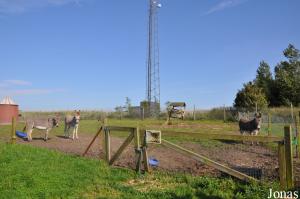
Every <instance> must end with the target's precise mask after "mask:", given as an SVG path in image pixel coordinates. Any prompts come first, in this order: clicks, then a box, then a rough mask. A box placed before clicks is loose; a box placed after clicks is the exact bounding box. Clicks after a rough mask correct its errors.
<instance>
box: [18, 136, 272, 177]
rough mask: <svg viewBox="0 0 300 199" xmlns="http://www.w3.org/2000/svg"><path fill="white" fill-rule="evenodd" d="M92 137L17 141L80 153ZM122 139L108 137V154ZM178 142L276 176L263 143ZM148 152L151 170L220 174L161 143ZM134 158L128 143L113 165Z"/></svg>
mask: <svg viewBox="0 0 300 199" xmlns="http://www.w3.org/2000/svg"><path fill="white" fill-rule="evenodd" d="M34 137H36V138H34ZM92 138H93V135H89V134H83V133H82V134H81V135H80V138H79V139H78V140H74V141H73V140H71V139H67V138H64V137H62V136H55V135H52V136H51V137H50V139H49V140H48V141H47V142H45V141H44V140H43V139H42V138H38V135H34V136H33V141H32V142H27V141H25V140H22V139H19V138H18V141H17V142H18V143H20V144H26V145H33V146H37V147H44V148H49V149H53V150H58V151H62V152H65V153H68V154H74V155H82V153H83V152H84V150H85V149H86V147H87V146H88V144H89V143H90V142H91V140H92ZM124 140H125V138H120V137H111V151H112V152H111V154H112V155H113V154H114V153H115V152H116V151H117V149H118V148H119V146H120V145H121V144H122V143H123V141H124ZM180 145H181V146H183V147H185V148H187V149H190V150H192V151H194V152H196V153H199V154H201V155H204V156H206V157H208V158H210V159H213V160H214V161H217V162H219V163H222V164H225V165H227V166H229V167H231V168H235V169H236V170H239V171H241V172H243V173H246V174H248V175H251V176H253V177H256V178H260V179H261V178H262V179H267V180H271V179H274V178H278V171H277V169H278V160H277V157H276V154H275V152H272V151H271V150H269V149H267V148H266V147H263V146H251V145H250V144H241V143H224V144H221V145H220V146H219V145H217V146H207V145H202V144H200V143H191V142H182V143H180ZM102 147H103V144H102V143H101V140H100V139H99V138H97V139H96V141H95V143H94V144H93V146H92V147H91V149H90V150H89V152H88V153H87V157H91V158H101V159H104V151H103V148H102ZM148 155H149V157H153V158H155V159H157V160H159V165H158V167H155V168H153V169H154V170H161V171H167V172H181V173H189V174H192V175H206V176H207V175H210V176H220V175H222V174H221V173H220V172H219V171H217V170H215V169H214V168H212V167H209V166H206V165H204V164H202V163H200V162H199V161H196V160H194V159H191V158H189V157H186V156H184V155H182V154H180V153H178V152H176V151H174V150H172V149H169V148H167V147H165V146H163V145H149V147H148ZM134 162H135V160H134V149H133V145H132V144H131V145H130V146H129V147H127V149H126V150H125V151H124V152H123V154H122V155H121V156H120V158H119V159H118V160H117V161H116V162H115V163H114V166H118V167H126V168H134ZM275 171H276V172H275Z"/></svg>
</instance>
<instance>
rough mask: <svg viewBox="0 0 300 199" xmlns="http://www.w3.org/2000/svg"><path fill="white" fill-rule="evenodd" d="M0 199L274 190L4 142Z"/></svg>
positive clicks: (236, 194) (239, 194)
mask: <svg viewBox="0 0 300 199" xmlns="http://www.w3.org/2000/svg"><path fill="white" fill-rule="evenodd" d="M0 174H1V176H0V198H5V199H9V198H13V199H15V198H18V199H19V198H20V199H21V198H51V199H52V198H266V197H267V193H268V190H269V188H270V187H273V189H277V190H278V187H277V185H275V184H272V185H267V184H263V185H258V184H243V183H241V182H237V181H235V180H232V179H230V178H224V179H222V178H212V177H192V176H190V175H174V174H173V175H168V174H166V173H152V174H147V175H137V174H135V173H134V172H133V171H131V170H127V169H120V168H111V167H108V166H107V164H106V163H105V162H103V161H101V160H92V159H86V158H81V157H76V156H70V155H65V154H62V153H59V152H55V151H50V150H47V149H40V148H34V147H31V146H25V145H10V144H4V143H2V142H0Z"/></svg>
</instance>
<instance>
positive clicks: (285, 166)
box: [83, 126, 294, 189]
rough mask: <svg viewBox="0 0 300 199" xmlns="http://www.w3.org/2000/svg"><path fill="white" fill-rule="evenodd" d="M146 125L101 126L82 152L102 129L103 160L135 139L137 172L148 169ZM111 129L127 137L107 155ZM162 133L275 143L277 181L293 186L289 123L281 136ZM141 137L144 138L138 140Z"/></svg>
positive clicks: (235, 174) (202, 158) (230, 171)
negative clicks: (276, 150)
mask: <svg viewBox="0 0 300 199" xmlns="http://www.w3.org/2000/svg"><path fill="white" fill-rule="evenodd" d="M145 129H146V128H145V127H143V129H141V130H140V129H139V128H133V127H120V126H103V127H101V128H100V130H99V131H98V132H97V134H96V136H95V137H94V138H93V140H92V142H91V143H90V144H89V146H88V147H87V149H86V150H85V152H84V154H83V155H85V154H86V153H87V151H88V149H89V148H90V147H91V145H92V143H93V142H94V141H95V139H96V137H97V136H98V135H99V134H100V132H101V131H104V135H105V139H104V140H105V142H104V145H105V151H106V160H107V162H108V163H109V164H110V165H112V164H113V163H114V162H115V161H116V160H117V159H118V158H119V157H120V155H121V153H122V152H123V151H124V150H125V148H126V147H128V146H129V144H130V143H131V142H132V140H133V141H134V149H135V150H134V151H135V157H136V171H140V169H141V164H144V169H145V171H149V165H148V155H147V144H146V143H145V136H142V135H144V134H145V131H146V130H145ZM110 131H127V132H130V134H129V136H128V137H127V138H126V139H125V141H124V142H123V144H121V146H120V147H119V149H118V150H117V152H116V153H115V154H113V156H112V157H111V155H110V133H109V132H110ZM161 133H162V135H164V136H170V137H172V136H180V137H181V136H184V137H188V136H191V137H193V138H199V139H206V140H207V139H208V140H231V141H251V142H264V143H278V162H279V176H280V184H281V187H282V188H283V189H291V188H293V187H294V180H293V179H294V176H293V156H292V154H293V153H292V137H293V136H292V130H291V126H286V127H285V128H284V137H279V136H250V135H235V134H219V133H199V132H182V131H180V132H179V131H168V130H162V131H161ZM141 140H144V141H141ZM162 144H163V145H165V146H167V147H169V148H172V149H174V150H176V151H178V152H180V153H182V154H184V155H186V156H188V157H190V158H193V159H195V160H198V161H200V162H202V163H204V164H206V165H208V166H211V167H213V168H215V169H217V170H219V171H221V172H224V173H227V174H229V175H231V176H233V177H236V178H238V179H241V180H244V181H247V182H252V181H258V180H257V179H255V178H253V177H251V176H248V175H246V174H244V173H241V172H240V171H237V170H235V169H232V168H229V167H228V166H226V165H223V164H221V163H218V162H216V161H213V160H211V159H210V158H208V157H205V156H203V155H200V154H197V153H195V152H193V151H190V150H188V149H185V148H183V147H181V146H178V145H177V144H174V143H172V142H170V141H168V140H165V139H162Z"/></svg>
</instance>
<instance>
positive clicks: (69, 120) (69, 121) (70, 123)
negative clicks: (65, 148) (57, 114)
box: [64, 111, 80, 140]
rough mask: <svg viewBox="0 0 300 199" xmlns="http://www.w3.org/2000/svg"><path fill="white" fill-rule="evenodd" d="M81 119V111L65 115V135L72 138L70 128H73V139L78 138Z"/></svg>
mask: <svg viewBox="0 0 300 199" xmlns="http://www.w3.org/2000/svg"><path fill="white" fill-rule="evenodd" d="M79 121H80V111H75V114H74V115H73V116H72V115H67V116H66V117H65V131H64V133H65V137H67V138H70V129H71V128H72V130H73V131H72V139H73V140H74V139H75V138H76V139H79V138H78V128H79Z"/></svg>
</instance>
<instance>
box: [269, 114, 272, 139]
mask: <svg viewBox="0 0 300 199" xmlns="http://www.w3.org/2000/svg"><path fill="white" fill-rule="evenodd" d="M271 123H272V116H271V113H268V136H270V135H271Z"/></svg>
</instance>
